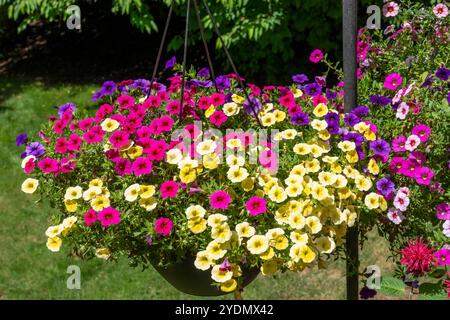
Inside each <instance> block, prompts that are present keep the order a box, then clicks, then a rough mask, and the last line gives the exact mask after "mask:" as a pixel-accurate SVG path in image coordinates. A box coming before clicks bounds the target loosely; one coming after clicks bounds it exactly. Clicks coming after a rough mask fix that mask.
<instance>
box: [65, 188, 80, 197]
mask: <svg viewBox="0 0 450 320" xmlns="http://www.w3.org/2000/svg"><path fill="white" fill-rule="evenodd" d="M82 195H83V190H82V189H81V187H80V186H76V187H69V188H67V190H66V194H65V195H64V200H76V199H80V198H81V196H82Z"/></svg>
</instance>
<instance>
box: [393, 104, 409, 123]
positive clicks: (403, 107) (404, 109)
mask: <svg viewBox="0 0 450 320" xmlns="http://www.w3.org/2000/svg"><path fill="white" fill-rule="evenodd" d="M408 112H409V106H408V105H407V104H406V103H404V102H402V103H400V105H399V106H398V108H397V114H396V116H397V118H398V119H400V120H405V118H406V115H407V114H408Z"/></svg>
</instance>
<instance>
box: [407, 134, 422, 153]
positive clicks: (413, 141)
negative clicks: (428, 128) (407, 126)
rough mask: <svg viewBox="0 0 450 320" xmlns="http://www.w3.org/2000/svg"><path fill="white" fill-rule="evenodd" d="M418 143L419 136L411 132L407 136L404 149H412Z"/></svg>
mask: <svg viewBox="0 0 450 320" xmlns="http://www.w3.org/2000/svg"><path fill="white" fill-rule="evenodd" d="M419 144H420V138H419V137H418V136H416V135H415V134H412V135H410V136H409V137H408V139H407V140H406V143H405V149H406V150H408V151H414V150H416V149H417V147H418V146H419Z"/></svg>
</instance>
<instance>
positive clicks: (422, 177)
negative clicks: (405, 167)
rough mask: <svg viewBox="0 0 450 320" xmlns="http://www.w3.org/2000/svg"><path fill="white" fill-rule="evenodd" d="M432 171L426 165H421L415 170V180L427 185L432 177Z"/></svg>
mask: <svg viewBox="0 0 450 320" xmlns="http://www.w3.org/2000/svg"><path fill="white" fill-rule="evenodd" d="M433 176H434V173H433V171H432V170H431V169H430V168H428V167H421V168H419V169H418V170H417V175H416V182H417V183H418V184H421V185H426V186H428V185H429V184H430V183H431V179H433Z"/></svg>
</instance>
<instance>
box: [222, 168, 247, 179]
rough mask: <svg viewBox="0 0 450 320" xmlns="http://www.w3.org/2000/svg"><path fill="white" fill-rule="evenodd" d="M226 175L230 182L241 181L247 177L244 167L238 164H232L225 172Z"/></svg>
mask: <svg viewBox="0 0 450 320" xmlns="http://www.w3.org/2000/svg"><path fill="white" fill-rule="evenodd" d="M227 177H228V179H229V180H230V181H231V182H234V183H236V182H242V181H243V180H244V179H245V178H247V177H248V171H247V169H245V168H241V167H238V166H232V167H230V169H229V170H228V172H227Z"/></svg>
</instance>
